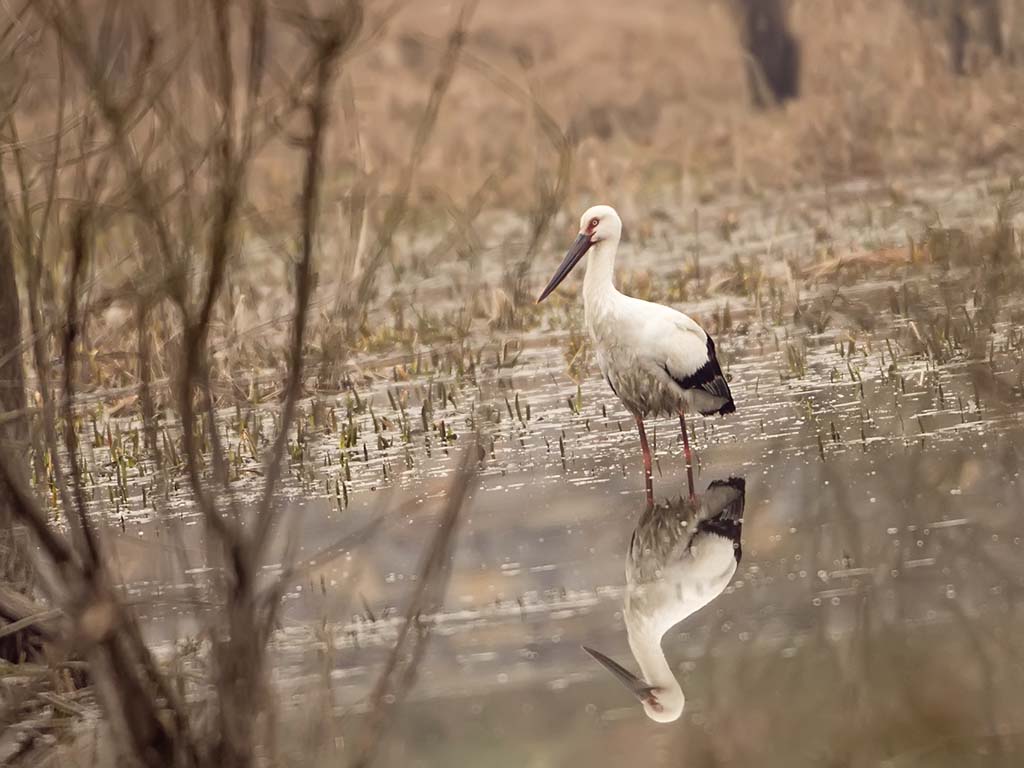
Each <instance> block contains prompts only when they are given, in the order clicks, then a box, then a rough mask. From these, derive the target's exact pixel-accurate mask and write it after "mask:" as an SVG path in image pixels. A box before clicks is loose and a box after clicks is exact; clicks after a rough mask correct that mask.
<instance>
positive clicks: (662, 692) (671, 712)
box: [583, 646, 686, 723]
mask: <svg viewBox="0 0 1024 768" xmlns="http://www.w3.org/2000/svg"><path fill="white" fill-rule="evenodd" d="M583 650H585V651H586V652H587V653H589V654H590V655H591V656H592V657H593V658H594V660H595V661H597V662H598V663H599V664H600V665H601V666H602V667H604V668H605V669H606V670H608V671H609V672H611V674H612V676H613V677H614V678H615V679H616V680H618V681H619V682H620V683H622V684H623V685H624V686H625V687H626V688H627V689H628V690H629V692H630V693H632V694H633V695H634V696H635V697H636V698H637V700H638V701H639V702H640V703H641V704H643V706H644V713H645V714H646V715H647V716H648V717H649V718H651V720H653V721H654V722H656V723H672V722H675V721H676V720H678V719H679V717H680V716H681V715H682V714H683V708H684V707H685V706H686V696H685V695H684V694H683V689H682V688H681V687H680V686H679V681H678V680H676V678H675V676H674V675H672V674H671V672H669V673H668V674H666V675H664V679H663V680H661V681H660V684H657V685H655V684H652V683H649V682H647V681H646V680H644V679H643V678H641V677H637V676H636V675H634V674H633V673H632V672H630V671H629V670H628V669H626V668H625V667H623V666H622V665H621V664H619V663H618V662H617V661H614V660H613V659H610V658H608V657H607V656H605V655H604V654H603V653H601V652H600V651H595V650H594V649H593V648H587V647H586V646H583ZM665 670H668V666H667V665H665Z"/></svg>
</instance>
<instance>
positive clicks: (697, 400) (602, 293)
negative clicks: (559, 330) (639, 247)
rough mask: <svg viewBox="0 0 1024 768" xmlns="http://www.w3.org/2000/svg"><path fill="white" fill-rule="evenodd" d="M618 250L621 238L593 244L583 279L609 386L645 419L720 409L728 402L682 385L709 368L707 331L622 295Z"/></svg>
mask: <svg viewBox="0 0 1024 768" xmlns="http://www.w3.org/2000/svg"><path fill="white" fill-rule="evenodd" d="M617 248H618V240H604V241H601V242H599V243H598V244H597V245H596V246H594V249H593V251H592V252H591V253H590V255H589V257H588V262H587V274H586V277H584V279H583V308H584V310H583V311H584V318H585V320H586V325H587V332H588V333H589V334H590V338H591V339H592V340H593V342H594V347H595V350H596V353H597V363H598V366H599V367H600V368H601V373H602V374H603V375H604V377H605V379H606V380H607V381H608V384H609V385H610V386H611V388H612V390H613V391H614V392H615V394H616V395H618V397H619V399H620V400H622V402H623V404H624V405H625V406H626V408H627V409H628V410H629V411H630V413H632V414H634V415H636V416H640V417H647V416H674V415H675V414H677V413H679V411H680V410H682V409H684V408H685V409H686V410H696V411H699V412H701V413H704V412H708V411H715V410H717V409H719V408H721V407H722V406H723V405H724V404H725V403H726V399H725V398H723V397H719V396H716V395H714V394H712V393H710V392H707V391H705V390H703V389H701V388H699V387H692V388H686V389H684V388H683V387H681V386H680V385H679V383H678V382H679V380H685V379H686V378H687V377H689V376H692V375H693V374H695V373H696V372H697V371H699V370H700V369H701V368H702V367H703V366H705V365H707V364H708V360H709V358H708V335H707V333H706V332H705V331H704V329H703V328H701V327H700V326H699V325H698V324H697V323H696V322H695V321H694V320H693V319H692V318H691V317H689V316H688V315H684V314H683V313H682V312H679V311H677V310H675V309H672V308H671V307H666V306H663V305H661V304H655V303H653V302H650V301H643V300H642V299H635V298H633V297H632V296H626V295H625V294H623V293H620V292H619V291H618V289H616V287H615V283H614V281H613V275H614V271H615V253H616V250H617Z"/></svg>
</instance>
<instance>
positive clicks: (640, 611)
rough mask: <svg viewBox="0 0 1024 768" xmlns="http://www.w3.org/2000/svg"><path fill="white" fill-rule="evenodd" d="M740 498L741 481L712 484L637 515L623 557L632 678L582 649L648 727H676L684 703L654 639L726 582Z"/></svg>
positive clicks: (731, 570)
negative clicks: (623, 691)
mask: <svg viewBox="0 0 1024 768" xmlns="http://www.w3.org/2000/svg"><path fill="white" fill-rule="evenodd" d="M745 494H746V485H745V483H744V480H743V478H736V477H732V478H729V479H728V480H716V481H714V482H713V483H711V485H709V486H708V489H707V491H706V492H705V493H704V494H703V495H702V496H699V497H697V498H696V499H681V500H679V501H678V502H673V503H667V504H664V505H657V506H654V507H649V508H648V509H647V510H646V511H644V513H643V514H642V515H641V517H640V522H639V523H638V524H637V526H636V529H635V530H634V531H633V537H632V539H631V540H630V543H629V551H628V552H627V553H626V597H625V611H624V616H625V621H626V632H627V633H628V636H629V647H630V650H631V651H632V652H633V656H634V658H636V661H637V663H638V664H639V665H640V671H641V675H640V676H639V677H638V676H636V675H634V674H633V673H632V672H630V671H629V670H627V669H626V668H625V667H623V666H622V665H621V664H619V663H617V662H615V661H613V660H612V659H610V658H608V657H607V656H605V655H604V654H603V653H601V652H600V651H595V650H594V649H593V648H587V647H586V646H584V650H585V651H586V652H587V653H589V654H590V655H591V656H593V657H594V658H595V659H596V660H597V661H598V662H600V663H601V665H602V666H603V667H604V668H605V669H607V670H608V671H609V672H611V674H612V675H614V676H615V678H616V679H617V680H619V682H621V683H622V684H623V685H625V686H626V688H627V689H629V691H630V692H631V693H632V694H633V695H634V696H636V697H637V699H639V700H640V702H641V703H642V704H643V706H644V712H646V713H647V716H648V717H649V718H651V719H652V720H654V721H656V722H659V723H670V722H672V721H674V720H678V719H679V716H680V715H682V713H683V707H684V705H685V703H686V697H685V696H684V694H683V689H682V688H681V687H680V685H679V681H678V680H677V679H676V676H675V675H674V674H673V673H672V669H671V667H670V666H669V664H668V661H667V660H666V659H665V653H664V651H663V650H662V648H661V640H662V637H664V635H665V633H666V632H668V631H669V630H670V629H671V628H672V627H674V626H675V625H676V624H678V623H679V622H681V621H682V620H683V619H685V618H686V617H688V616H690V615H691V614H693V613H696V612H697V611H698V610H700V609H701V608H703V607H704V606H705V605H707V604H708V603H710V602H711V601H712V600H714V599H715V598H716V597H718V596H719V595H720V594H721V593H722V592H723V591H724V590H725V588H726V586H727V585H728V584H729V582H730V581H731V580H732V577H733V575H734V574H735V573H736V568H737V566H738V564H739V561H740V554H741V548H740V532H741V530H742V527H743V506H744V502H745Z"/></svg>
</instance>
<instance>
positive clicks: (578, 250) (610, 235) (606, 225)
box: [537, 205, 622, 304]
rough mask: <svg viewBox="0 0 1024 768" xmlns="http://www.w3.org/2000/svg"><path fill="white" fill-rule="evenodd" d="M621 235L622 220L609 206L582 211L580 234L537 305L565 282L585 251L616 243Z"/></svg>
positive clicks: (597, 206)
mask: <svg viewBox="0 0 1024 768" xmlns="http://www.w3.org/2000/svg"><path fill="white" fill-rule="evenodd" d="M621 235H622V219H620V218H619V214H617V213H616V212H615V209H614V208H612V207H611V206H610V205H594V206H591V207H590V208H588V209H587V210H586V211H584V213H583V215H582V216H581V217H580V233H579V235H578V236H577V237H576V242H574V243H573V244H572V246H571V247H570V248H569V252H568V253H566V254H565V258H564V259H562V263H561V264H560V265H559V267H558V270H557V271H556V272H555V274H554V276H553V277H552V278H551V281H550V282H549V283H548V285H547V288H545V289H544V292H543V293H542V294H541V295H540V298H539V299H537V303H538V304H540V302H542V301H544V299H546V298H547V297H548V296H549V295H550V294H551V292H552V291H554V290H555V288H557V287H558V284H559V283H561V282H562V281H563V280H565V278H566V276H567V275H568V274H569V273H570V272H572V270H573V267H575V266H576V265H577V264H579V262H580V259H582V258H583V257H584V256H586V255H587V251H589V250H590V249H591V248H593V247H594V246H595V245H597V244H598V243H601V242H605V241H607V242H611V243H617V242H619V237H620V236H621Z"/></svg>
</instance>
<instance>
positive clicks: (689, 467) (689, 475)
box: [679, 411, 694, 499]
mask: <svg viewBox="0 0 1024 768" xmlns="http://www.w3.org/2000/svg"><path fill="white" fill-rule="evenodd" d="M679 428H680V429H681V430H682V432H683V453H684V454H685V456H686V482H687V483H689V485H690V498H691V499H693V498H694V492H693V454H692V453H690V438H689V436H688V435H687V434H686V417H685V416H684V415H683V412H682V411H679Z"/></svg>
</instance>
